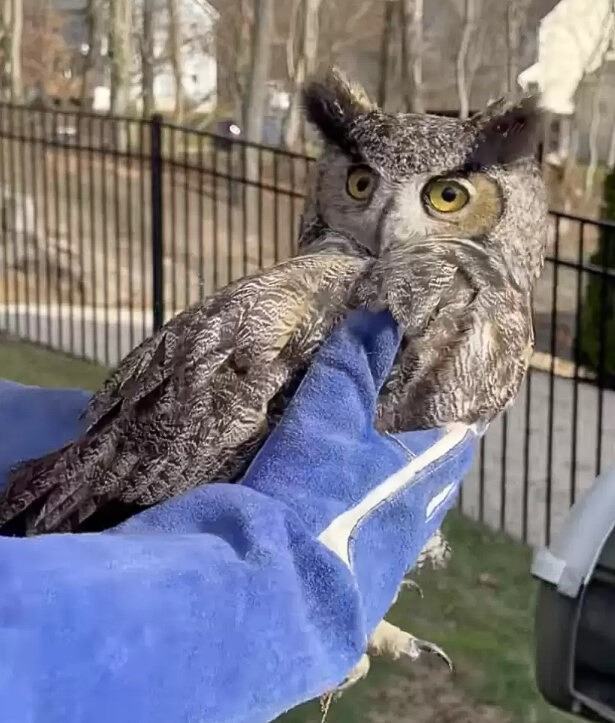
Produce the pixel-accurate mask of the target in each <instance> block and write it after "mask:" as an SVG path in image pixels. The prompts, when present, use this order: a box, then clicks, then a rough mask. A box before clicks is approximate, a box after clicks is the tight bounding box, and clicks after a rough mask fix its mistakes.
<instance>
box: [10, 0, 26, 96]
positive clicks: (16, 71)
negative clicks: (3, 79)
mask: <svg viewBox="0 0 615 723" xmlns="http://www.w3.org/2000/svg"><path fill="white" fill-rule="evenodd" d="M12 3H13V12H12V18H11V19H12V23H11V100H12V101H13V103H19V102H20V101H21V100H23V82H22V57H21V41H22V33H23V0H12Z"/></svg>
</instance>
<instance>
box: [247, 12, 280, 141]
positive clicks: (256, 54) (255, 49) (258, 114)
mask: <svg viewBox="0 0 615 723" xmlns="http://www.w3.org/2000/svg"><path fill="white" fill-rule="evenodd" d="M272 27H273V0H256V6H255V12H254V27H253V31H252V65H251V68H250V75H249V79H248V87H247V89H246V103H245V114H244V127H245V131H246V136H247V138H248V140H250V141H253V142H254V143H260V141H261V137H262V132H263V113H264V110H265V101H266V98H267V81H268V79H269V66H270V63H271V33H272Z"/></svg>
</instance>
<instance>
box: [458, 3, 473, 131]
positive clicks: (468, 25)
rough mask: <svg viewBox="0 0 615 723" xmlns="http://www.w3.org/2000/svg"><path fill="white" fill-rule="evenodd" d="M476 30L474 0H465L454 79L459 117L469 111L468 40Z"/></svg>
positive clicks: (466, 115) (465, 115)
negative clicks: (455, 81)
mask: <svg viewBox="0 0 615 723" xmlns="http://www.w3.org/2000/svg"><path fill="white" fill-rule="evenodd" d="M475 30H476V0H465V10H464V18H463V29H462V31H461V43H460V44H459V51H458V53H457V62H456V80H457V96H458V98H459V117H460V118H462V119H465V118H467V117H468V115H469V113H470V83H469V78H468V54H469V50H470V42H471V40H472V36H473V35H474V32H475Z"/></svg>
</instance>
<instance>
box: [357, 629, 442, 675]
mask: <svg viewBox="0 0 615 723" xmlns="http://www.w3.org/2000/svg"><path fill="white" fill-rule="evenodd" d="M368 652H369V653H370V654H371V655H383V656H386V657H388V658H392V659H393V660H398V659H399V658H401V657H406V658H410V659H411V660H417V658H419V657H420V656H421V654H422V653H430V654H432V655H437V656H438V657H439V658H440V659H441V660H443V661H444V662H445V663H446V664H447V665H448V667H449V669H450V670H451V672H452V670H453V662H452V660H451V659H450V657H449V656H448V655H447V654H446V653H445V652H444V650H442V648H440V647H439V646H438V645H435V643H430V642H429V641H427V640H421V639H420V638H415V637H414V635H410V633H407V632H405V631H404V630H400V628H398V627H397V626H395V625H391V623H389V622H387V621H386V620H383V621H382V622H381V623H380V624H379V625H378V626H377V627H376V629H375V630H374V632H373V634H372V636H371V638H370V640H369V645H368Z"/></svg>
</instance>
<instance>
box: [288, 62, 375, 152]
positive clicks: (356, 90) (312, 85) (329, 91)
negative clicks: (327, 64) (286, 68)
mask: <svg viewBox="0 0 615 723" xmlns="http://www.w3.org/2000/svg"><path fill="white" fill-rule="evenodd" d="M302 103H303V107H304V109H305V114H306V117H307V119H308V120H309V121H310V123H312V124H313V125H315V126H316V128H318V130H319V131H320V133H321V134H322V136H323V137H324V138H325V140H327V141H330V142H331V143H334V144H335V145H337V146H339V147H340V148H341V149H342V150H343V151H346V152H351V146H352V143H351V141H350V139H349V137H348V134H349V128H350V124H351V122H352V121H353V120H354V119H355V118H356V117H357V116H360V115H363V114H365V113H368V112H369V111H370V110H373V109H374V108H375V107H376V106H375V105H373V104H372V102H371V101H370V100H369V98H368V96H367V93H366V92H365V90H364V89H363V88H362V87H361V86H360V85H358V84H357V83H351V82H350V81H349V80H348V79H347V78H346V77H345V76H344V74H343V73H342V72H341V71H340V70H339V68H331V69H329V71H328V72H327V73H326V75H324V76H322V77H316V78H313V79H312V80H310V81H308V82H307V83H306V85H305V86H304V88H303V92H302Z"/></svg>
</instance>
